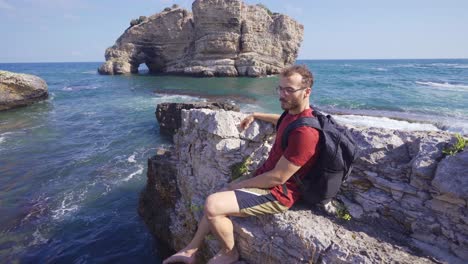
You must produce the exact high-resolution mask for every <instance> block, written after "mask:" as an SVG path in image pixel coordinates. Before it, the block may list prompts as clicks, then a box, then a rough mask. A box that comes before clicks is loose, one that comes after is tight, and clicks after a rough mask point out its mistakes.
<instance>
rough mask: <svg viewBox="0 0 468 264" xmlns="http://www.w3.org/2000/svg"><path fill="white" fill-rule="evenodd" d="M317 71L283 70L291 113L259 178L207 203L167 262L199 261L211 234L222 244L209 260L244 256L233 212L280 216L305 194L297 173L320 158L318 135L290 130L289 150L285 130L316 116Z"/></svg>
mask: <svg viewBox="0 0 468 264" xmlns="http://www.w3.org/2000/svg"><path fill="white" fill-rule="evenodd" d="M312 84H313V76H312V73H311V72H310V71H309V70H308V69H307V68H306V67H305V66H291V67H288V68H285V69H284V70H283V71H282V72H281V74H280V81H279V86H278V87H277V91H278V95H279V101H280V102H281V108H283V109H284V110H285V111H288V113H287V115H286V116H285V117H284V119H283V120H282V122H281V124H280V126H279V128H278V131H277V135H276V139H275V142H274V144H273V147H272V149H271V151H270V154H269V156H268V159H267V160H266V161H265V163H264V164H263V165H262V166H261V167H260V168H258V169H257V170H256V172H255V174H254V175H255V177H252V178H248V179H242V180H239V181H235V182H232V183H230V184H229V186H228V187H227V188H225V189H223V190H221V191H220V192H217V193H214V194H211V195H210V196H208V198H207V199H206V201H205V214H204V216H203V218H202V219H201V221H200V223H199V225H198V229H197V232H196V233H195V236H194V238H193V239H192V241H191V242H190V243H189V244H188V245H187V246H186V247H185V248H184V249H182V250H180V251H179V252H177V253H176V254H174V255H172V256H171V257H169V258H167V259H166V260H164V262H163V263H164V264H166V263H174V262H184V263H194V262H195V253H196V252H197V250H198V249H199V247H200V246H201V244H202V242H203V240H204V238H205V236H206V235H208V234H209V232H211V233H213V234H214V235H215V236H216V237H217V238H218V240H219V241H220V242H221V250H220V251H219V252H218V253H217V254H216V255H215V256H214V257H213V258H212V259H210V261H209V262H208V263H209V264H214V263H232V262H235V261H237V260H238V259H239V253H238V252H237V249H236V248H235V246H234V232H233V224H232V221H231V220H230V219H229V217H230V216H237V217H245V216H258V215H264V214H276V213H281V212H284V211H286V210H288V209H289V208H290V207H291V206H292V205H293V204H294V203H295V202H296V201H297V200H298V199H299V197H300V193H299V188H298V186H297V184H296V182H295V180H294V177H291V176H293V175H296V176H298V177H304V175H305V173H306V172H307V171H309V170H310V168H311V167H312V166H313V165H314V163H315V161H316V159H317V150H318V140H319V133H318V131H317V130H315V129H313V128H310V127H300V128H297V129H295V130H294V131H292V132H291V133H290V136H289V139H288V145H287V148H286V149H285V150H284V151H283V149H282V147H281V136H282V134H283V131H284V129H285V128H286V127H287V126H288V124H290V123H291V122H293V121H294V120H296V119H298V118H299V117H306V116H312V109H310V107H309V96H310V93H311V89H312ZM279 117H280V116H279V115H277V114H265V113H253V114H251V115H249V116H247V117H246V118H245V119H244V120H242V122H241V123H240V127H241V128H242V129H246V128H247V127H248V126H249V125H250V124H251V123H252V122H253V121H254V119H260V120H263V121H267V122H271V123H273V124H275V125H276V124H277V122H278V119H279Z"/></svg>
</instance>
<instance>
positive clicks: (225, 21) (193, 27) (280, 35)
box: [98, 0, 304, 77]
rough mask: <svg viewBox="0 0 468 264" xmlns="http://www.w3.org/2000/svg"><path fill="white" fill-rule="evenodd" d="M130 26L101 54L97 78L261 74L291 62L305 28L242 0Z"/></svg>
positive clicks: (172, 11) (199, 2) (204, 4)
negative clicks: (143, 69) (145, 72)
mask: <svg viewBox="0 0 468 264" xmlns="http://www.w3.org/2000/svg"><path fill="white" fill-rule="evenodd" d="M192 10H193V13H191V12H189V11H188V10H185V9H182V8H180V7H178V6H173V7H172V8H166V9H165V10H164V11H163V12H161V13H158V14H155V15H152V16H150V17H140V18H139V19H137V20H132V23H131V26H130V27H129V28H127V29H126V30H125V32H124V33H123V34H122V35H121V36H120V37H119V38H118V39H117V41H116V43H115V44H114V45H113V46H112V47H110V48H108V49H107V50H106V52H105V58H106V62H105V63H104V64H103V65H101V66H100V67H99V69H98V72H99V73H100V74H128V73H138V67H139V65H140V64H143V63H145V64H146V65H147V67H148V69H149V72H150V73H169V74H182V75H192V76H201V77H213V76H251V77H257V76H264V75H270V74H277V73H279V71H280V70H281V69H282V68H284V67H285V66H289V65H292V64H294V62H295V60H296V58H297V55H298V51H299V47H300V43H301V42H302V39H303V32H304V27H303V25H301V24H299V23H298V22H296V21H295V20H293V19H291V18H290V17H288V16H286V15H283V14H278V13H271V12H269V10H268V9H267V8H265V7H264V6H263V5H247V4H245V3H244V2H243V1H241V0H196V1H194V2H193V4H192Z"/></svg>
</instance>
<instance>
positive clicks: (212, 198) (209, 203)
mask: <svg viewBox="0 0 468 264" xmlns="http://www.w3.org/2000/svg"><path fill="white" fill-rule="evenodd" d="M216 196H217V195H216V193H213V194H210V195H209V196H208V197H207V198H206V200H205V215H206V217H207V218H208V219H211V218H213V217H216V216H218V213H219V212H218V210H217V209H218V206H219V204H218V203H219V199H216Z"/></svg>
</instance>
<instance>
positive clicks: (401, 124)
mask: <svg viewBox="0 0 468 264" xmlns="http://www.w3.org/2000/svg"><path fill="white" fill-rule="evenodd" d="M334 118H335V119H336V120H337V121H338V122H340V123H343V124H349V125H353V126H365V127H377V128H385V129H397V130H404V131H440V129H439V128H437V126H435V125H433V124H427V123H413V122H409V121H405V120H396V119H391V118H388V117H376V116H362V115H335V116H334Z"/></svg>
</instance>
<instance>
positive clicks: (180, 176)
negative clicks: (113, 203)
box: [139, 109, 468, 263]
mask: <svg viewBox="0 0 468 264" xmlns="http://www.w3.org/2000/svg"><path fill="white" fill-rule="evenodd" d="M181 115H182V116H181V120H182V124H181V125H182V126H181V129H179V130H178V132H177V134H176V135H175V136H174V146H173V147H172V149H171V150H169V152H170V154H169V153H168V152H165V153H164V155H156V156H155V157H153V158H151V159H149V160H148V166H149V168H148V184H147V186H146V187H145V189H144V190H143V191H142V194H141V198H140V205H139V212H140V214H141V215H142V217H143V219H144V220H145V223H146V224H147V225H148V226H149V227H150V229H151V230H152V233H153V234H154V235H156V236H158V238H159V240H162V241H164V242H166V243H167V245H168V247H169V248H171V249H174V250H178V249H180V248H182V247H183V246H185V244H186V243H188V241H190V239H191V237H192V236H193V234H194V232H195V230H196V226H197V223H198V220H199V219H200V217H201V216H202V214H203V204H204V200H205V198H206V197H207V196H208V195H209V194H211V193H213V192H215V191H217V190H219V189H220V188H221V187H222V186H223V185H225V184H226V183H227V182H229V181H230V180H231V175H232V173H233V171H232V170H233V168H234V167H235V165H237V164H239V163H242V162H243V161H245V159H246V157H250V160H251V161H252V162H251V163H250V164H248V165H247V167H248V171H249V172H250V171H252V170H254V169H255V168H257V166H258V165H259V164H260V163H261V162H262V161H263V160H265V159H266V157H267V155H268V152H269V149H270V148H271V144H272V140H273V138H274V128H273V126H272V125H270V124H267V123H264V122H258V121H255V122H254V123H252V125H251V126H250V127H249V128H248V129H247V130H245V131H240V130H239V129H238V127H237V125H238V124H239V122H240V120H242V118H243V117H244V116H246V114H243V113H238V112H231V111H225V110H216V111H213V110H209V109H193V110H182V111H181ZM350 129H351V132H352V134H353V136H354V137H355V139H356V141H357V143H358V145H359V147H360V149H361V151H362V156H361V157H360V158H359V160H358V162H357V163H356V165H355V169H354V170H353V173H352V174H351V175H350V176H349V178H348V181H347V182H346V183H345V184H344V186H343V188H342V191H341V192H340V194H339V198H340V199H341V200H342V201H343V202H344V204H345V205H346V206H347V208H348V210H349V211H350V214H351V215H352V216H353V218H352V220H351V221H349V222H346V221H344V220H342V219H338V218H335V217H331V216H327V215H325V214H323V213H322V212H321V211H319V210H316V209H312V210H311V209H309V208H305V207H304V206H303V205H300V204H299V205H297V206H294V207H293V208H292V209H291V210H290V211H288V212H286V213H284V214H278V215H270V216H264V217H258V218H255V217H250V218H232V219H233V222H234V229H235V236H236V243H237V244H236V246H237V248H238V250H239V251H240V254H241V258H242V259H243V260H244V261H245V262H247V263H266V262H267V263H309V262H313V263H389V262H402V263H441V262H442V263H464V262H466V260H467V259H468V256H466V252H467V251H466V249H467V248H468V239H467V237H468V223H467V221H466V220H467V219H466V215H467V205H466V201H467V200H468V197H467V193H468V192H466V190H467V189H468V179H467V178H466V177H463V175H464V176H466V174H463V172H466V171H468V156H467V155H466V153H467V150H466V149H465V150H464V151H463V152H460V153H458V154H457V155H455V156H453V157H445V156H444V155H443V154H442V150H443V149H444V148H446V147H447V146H448V145H449V144H451V143H453V142H454V140H455V137H454V136H453V135H451V134H449V133H446V132H408V131H397V130H385V129H377V128H362V127H350ZM454 170H455V172H454ZM457 172H458V174H457ZM203 248H204V250H203V252H201V253H200V254H199V256H198V257H199V258H200V260H201V261H203V260H206V259H207V258H209V257H210V256H212V254H214V253H215V252H216V251H217V250H218V244H217V242H216V241H215V240H213V239H210V238H208V239H206V240H205V246H204V247H203Z"/></svg>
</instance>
